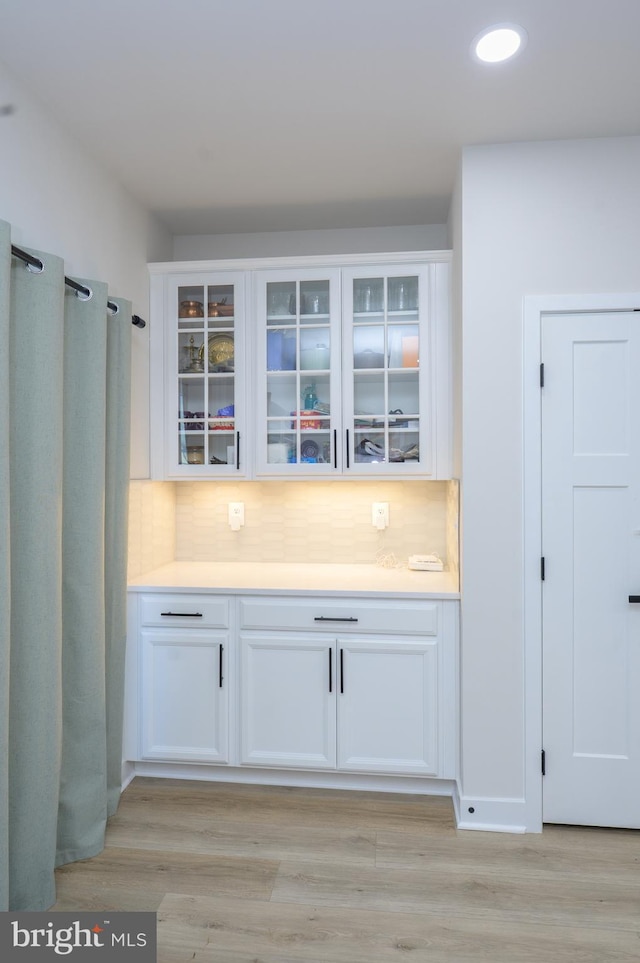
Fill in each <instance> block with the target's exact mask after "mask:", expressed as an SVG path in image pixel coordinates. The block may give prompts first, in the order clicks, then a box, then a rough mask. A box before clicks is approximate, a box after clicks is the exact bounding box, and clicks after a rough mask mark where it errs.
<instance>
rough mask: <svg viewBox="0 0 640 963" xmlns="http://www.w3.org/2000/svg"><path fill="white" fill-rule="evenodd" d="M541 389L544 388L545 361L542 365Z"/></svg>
mask: <svg viewBox="0 0 640 963" xmlns="http://www.w3.org/2000/svg"><path fill="white" fill-rule="evenodd" d="M540 387H541V388H544V361H543V362H542V364H541V365H540Z"/></svg>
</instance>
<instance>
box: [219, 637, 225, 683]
mask: <svg viewBox="0 0 640 963" xmlns="http://www.w3.org/2000/svg"><path fill="white" fill-rule="evenodd" d="M223 652H224V645H221V646H220V652H219V661H218V688H220V689H221V688H222V680H223V679H224V676H223V674H222V653H223Z"/></svg>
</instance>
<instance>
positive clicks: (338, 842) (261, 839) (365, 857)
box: [107, 807, 376, 866]
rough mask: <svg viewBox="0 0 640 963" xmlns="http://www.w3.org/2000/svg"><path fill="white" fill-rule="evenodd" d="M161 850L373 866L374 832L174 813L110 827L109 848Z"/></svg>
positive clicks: (122, 817) (138, 816) (128, 818)
mask: <svg viewBox="0 0 640 963" xmlns="http://www.w3.org/2000/svg"><path fill="white" fill-rule="evenodd" d="M159 839H161V840H162V848H163V849H164V850H171V851H173V852H183V853H189V852H191V853H200V854H218V855H227V856H245V857H251V858H253V859H268V860H281V859H289V860H291V859H303V860H309V859H312V860H314V861H320V862H323V861H327V862H330V863H335V862H341V863H345V864H354V865H361V866H373V865H374V862H375V852H376V833H375V832H374V831H373V830H368V831H362V832H360V831H358V830H356V829H354V830H351V829H342V830H340V829H333V828H331V827H320V828H318V827H314V826H298V825H296V824H295V823H293V824H291V823H290V824H289V825H282V824H281V823H276V824H271V823H253V822H248V821H246V820H237V821H233V822H231V821H229V820H221V819H217V818H212V817H210V816H208V815H207V816H205V815H201V814H200V813H199V812H198V813H197V814H193V813H191V812H190V813H189V819H188V822H187V823H185V822H184V820H182V819H176V816H175V813H168V812H164V811H163V812H160V813H157V812H156V811H155V808H154V810H153V812H149V811H148V810H147V814H146V816H145V815H144V813H143V812H141V811H140V810H139V809H138V808H135V809H134V811H133V812H132V811H131V810H126V808H125V807H122V812H121V813H119V814H118V815H116V816H115V817H114V818H113V819H112V820H110V823H109V829H108V833H107V840H108V844H109V845H110V846H117V847H120V848H130V849H157V848H158V840H159Z"/></svg>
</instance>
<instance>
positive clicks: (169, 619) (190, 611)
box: [140, 594, 229, 629]
mask: <svg viewBox="0 0 640 963" xmlns="http://www.w3.org/2000/svg"><path fill="white" fill-rule="evenodd" d="M140 621H141V623H142V625H166V626H169V627H172V628H173V627H175V626H180V627H181V628H189V629H199V628H226V626H228V625H229V600H228V599H226V598H218V597H216V596H210V595H180V594H176V595H143V596H142V598H141V599H140Z"/></svg>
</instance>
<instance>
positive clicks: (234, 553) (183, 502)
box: [129, 481, 458, 577]
mask: <svg viewBox="0 0 640 963" xmlns="http://www.w3.org/2000/svg"><path fill="white" fill-rule="evenodd" d="M457 498H458V493H457V483H456V482H417V481H409V482H402V481H399V482H396V481H394V482H367V481H363V482H357V483H356V482H334V481H331V482H309V481H301V482H291V481H287V482H239V483H233V482H220V483H217V482H176V483H170V482H166V483H162V482H147V481H142V482H140V481H136V482H132V483H131V497H130V506H131V512H130V516H131V517H130V540H129V541H130V566H129V572H130V575H131V576H132V577H133V576H136V575H139V574H142V573H143V572H144V571H148V570H149V569H150V568H154V567H156V566H157V565H162V564H165V563H166V562H170V561H173V560H174V559H175V560H176V561H218V562H219V561H229V562H235V561H247V560H249V559H250V560H252V561H256V562H300V563H305V562H326V563H330V562H337V563H342V564H345V563H346V564H349V563H353V564H371V563H373V562H375V561H376V560H377V559H379V558H380V557H381V556H383V557H385V558H387V559H389V560H393V559H395V560H397V562H398V563H405V562H406V560H407V557H408V556H409V555H413V554H418V553H434V554H436V555H439V556H440V557H441V558H442V559H443V561H445V563H446V564H447V567H449V568H451V569H452V570H454V571H456V570H457V567H458V552H457ZM229 502H243V503H244V509H245V525H244V527H243V528H242V529H241V530H240V531H239V532H234V531H232V530H231V528H230V527H229V524H228V521H227V506H228V503H229ZM373 502H388V503H389V514H390V524H389V527H388V528H387V529H385V530H384V531H377V530H376V529H375V528H374V527H373V525H372V524H371V505H372V503H373Z"/></svg>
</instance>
